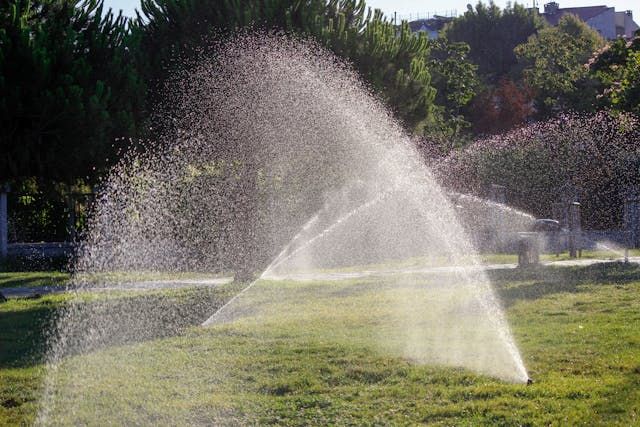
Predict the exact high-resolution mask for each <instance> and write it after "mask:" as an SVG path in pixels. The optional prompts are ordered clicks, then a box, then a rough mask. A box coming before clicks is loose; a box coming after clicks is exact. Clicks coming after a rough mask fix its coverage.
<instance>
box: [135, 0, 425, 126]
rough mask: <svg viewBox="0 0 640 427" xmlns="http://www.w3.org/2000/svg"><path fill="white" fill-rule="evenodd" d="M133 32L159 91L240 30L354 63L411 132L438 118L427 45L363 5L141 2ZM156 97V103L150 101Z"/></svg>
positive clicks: (272, 0) (352, 1)
mask: <svg viewBox="0 0 640 427" xmlns="http://www.w3.org/2000/svg"><path fill="white" fill-rule="evenodd" d="M141 5H142V13H141V14H139V15H138V18H137V20H136V25H135V28H134V34H135V37H136V38H137V39H138V40H139V41H140V43H141V50H140V52H141V54H142V57H141V58H140V62H141V63H142V64H144V65H143V68H144V69H145V70H146V71H145V76H146V77H147V78H148V79H149V80H150V81H153V82H155V88H156V90H155V92H156V93H159V92H160V89H159V88H161V87H162V85H163V82H164V81H166V79H167V78H168V76H169V75H171V74H174V73H176V72H177V71H178V70H180V69H181V68H182V67H184V64H190V63H192V62H193V61H194V60H197V58H198V57H200V56H201V55H203V54H204V55H207V54H215V51H216V49H217V46H218V45H217V44H216V43H214V42H212V41H213V40H218V41H220V40H224V39H225V38H226V37H228V36H229V35H230V34H231V33H233V32H235V31H237V30H239V29H243V28H244V29H252V30H258V31H260V30H262V31H271V30H282V31H286V32H291V33H296V34H300V35H303V36H306V37H310V38H313V39H315V40H316V41H318V42H319V43H320V44H322V45H324V46H327V47H328V48H329V49H331V50H332V51H333V52H335V53H336V54H337V55H338V56H340V57H342V58H345V59H347V60H349V61H351V62H352V63H353V65H354V67H355V68H356V69H357V70H358V72H359V73H360V75H361V76H362V77H363V79H364V80H365V81H367V82H369V84H371V86H372V87H373V88H374V89H375V90H377V91H378V92H379V93H380V94H381V96H382V98H383V99H384V100H385V101H386V102H387V103H388V105H389V106H390V107H391V108H392V109H393V110H394V111H395V112H396V114H397V116H398V118H399V119H400V120H401V121H402V122H403V124H404V125H405V126H406V127H407V128H408V129H411V130H413V131H416V132H419V133H420V132H425V130H426V129H428V126H429V124H430V123H433V122H434V120H435V117H434V114H435V111H434V109H433V99H434V97H435V90H434V89H433V87H432V85H431V76H430V73H429V67H428V54H429V43H428V40H427V38H426V36H425V35H424V34H421V35H416V34H413V33H412V32H411V31H410V29H409V27H408V25H407V24H406V23H405V24H403V25H402V26H401V27H400V28H396V27H395V26H394V25H392V24H391V23H390V22H388V21H386V20H385V19H384V18H383V16H382V13H381V12H380V11H375V12H372V11H371V10H370V9H369V10H367V9H366V7H365V3H364V1H362V0H339V1H338V0H331V1H326V0H304V1H292V0H267V1H258V0H243V1H240V0H223V1H219V2H215V3H212V2H210V1H207V0H142V3H141ZM156 102H157V97H155V98H152V103H154V104H155V103H156Z"/></svg>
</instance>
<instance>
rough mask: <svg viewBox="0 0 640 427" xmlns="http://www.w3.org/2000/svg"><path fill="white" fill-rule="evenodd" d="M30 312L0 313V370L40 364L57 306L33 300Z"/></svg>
mask: <svg viewBox="0 0 640 427" xmlns="http://www.w3.org/2000/svg"><path fill="white" fill-rule="evenodd" d="M29 305H30V306H32V307H31V308H28V309H20V310H16V311H2V312H0V369H2V368H8V367H24V366H32V365H35V364H38V363H39V362H40V361H41V360H42V355H43V352H44V348H45V343H46V339H45V331H48V330H49V327H50V325H51V321H52V319H53V317H54V315H55V312H56V309H57V307H58V304H56V303H55V302H52V301H50V300H31V301H30V302H29Z"/></svg>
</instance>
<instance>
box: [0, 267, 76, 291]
mask: <svg viewBox="0 0 640 427" xmlns="http://www.w3.org/2000/svg"><path fill="white" fill-rule="evenodd" d="M68 280H69V273H63V272H58V271H35V272H33V271H31V272H0V290H1V289H2V288H30V287H39V286H64V285H66V284H67V282H68Z"/></svg>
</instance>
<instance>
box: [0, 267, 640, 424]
mask: <svg viewBox="0 0 640 427" xmlns="http://www.w3.org/2000/svg"><path fill="white" fill-rule="evenodd" d="M490 275H491V278H492V281H493V282H494V284H495V287H496V290H497V293H498V294H499V295H500V298H501V300H502V303H503V305H504V307H505V309H506V314H507V317H508V320H509V323H510V325H511V330H512V332H513V335H514V337H515V340H516V341H517V343H518V345H519V348H520V350H521V353H522V355H523V358H524V361H525V364H526V366H527V368H528V370H529V374H530V376H531V377H532V378H534V380H535V383H534V384H533V385H531V386H525V385H522V384H510V383H506V382H503V381H500V380H497V379H494V378H491V377H489V376H484V375H478V374H475V373H473V372H471V371H468V370H464V369H459V368H446V367H442V366H438V365H437V364H433V363H419V362H417V361H416V360H415V359H414V358H407V357H403V356H402V355H399V354H395V353H394V351H393V349H394V348H396V347H394V345H393V341H392V340H389V336H391V337H392V336H394V335H395V333H392V334H390V335H389V334H387V335H386V339H385V340H382V341H384V342H385V343H387V344H389V345H386V346H385V345H380V341H381V339H380V337H381V336H382V335H385V334H386V333H387V332H388V331H389V330H392V331H393V328H391V326H389V325H388V324H387V323H385V322H384V321H380V320H384V319H385V316H386V312H385V311H384V310H385V306H386V305H387V302H388V301H387V300H385V299H384V295H385V290H387V289H389V288H390V287H391V286H393V280H390V279H383V278H376V279H358V280H351V281H344V282H326V283H320V282H305V284H304V285H300V284H299V283H289V282H286V283H279V284H278V283H275V282H274V283H269V282H264V283H260V284H258V285H257V286H261V287H262V289H263V292H261V293H258V295H261V297H260V298H262V297H264V298H265V299H264V300H263V301H262V300H260V298H255V299H254V300H253V301H251V303H250V304H245V305H244V308H245V309H246V311H245V312H244V313H236V314H238V320H236V321H234V322H229V323H222V324H218V325H214V326H212V327H209V328H201V327H191V326H190V325H194V324H198V323H199V322H201V321H202V320H204V319H206V317H207V315H208V314H209V313H211V311H212V310H213V307H216V306H220V305H221V304H222V303H223V302H224V301H226V300H228V299H229V298H230V297H231V295H233V294H234V293H235V292H237V291H238V287H237V286H236V285H228V286H223V287H220V288H217V289H214V290H207V291H204V290H200V291H195V290H194V291H184V292H174V293H172V294H170V295H169V294H161V293H156V294H144V295H143V294H132V295H131V296H118V297H116V298H106V297H104V296H96V297H86V298H84V299H83V300H82V301H77V302H74V303H73V304H80V305H82V306H83V307H85V306H87V307H90V309H89V310H88V312H92V313H95V312H96V311H98V310H105V311H104V316H102V317H101V318H102V319H107V320H108V322H107V323H109V325H111V326H109V327H108V328H107V329H103V331H107V332H109V334H107V335H108V336H109V337H110V338H111V340H110V341H109V342H106V345H102V346H99V348H95V349H94V350H92V351H90V352H88V353H85V354H77V355H73V356H69V357H67V358H66V359H65V360H64V361H63V362H62V363H61V365H60V366H59V370H58V372H57V374H55V375H52V376H51V377H50V379H53V381H54V384H55V385H56V387H55V390H54V391H53V394H52V397H51V400H50V402H55V403H56V406H55V407H54V406H52V407H51V408H50V409H51V411H50V413H49V415H48V416H49V418H47V421H49V422H52V423H54V424H87V425H101V424H109V422H110V421H111V423H115V424H171V425H180V424H183V425H186V424H190V425H193V424H211V423H212V422H214V423H215V422H217V423H222V424H232V425H233V424H235V425H237V424H288V425H308V424H315V425H326V424H338V425H344V424H351V425H363V424H364V425H372V424H416V423H430V424H441V425H479V424H480V425H577V424H585V425H625V426H626V425H633V424H638V423H640V268H639V267H638V266H637V265H633V264H632V265H624V264H616V263H614V264H607V265H595V266H588V267H563V268H557V267H555V268H554V267H541V268H538V269H529V270H524V271H522V270H496V271H491V272H490ZM420 280H423V279H420ZM424 280H429V281H430V282H429V283H436V282H437V283H449V282H450V281H452V280H455V277H453V278H452V277H448V278H446V277H444V276H433V277H431V278H430V279H424ZM234 286H236V287H235V288H234ZM269 292H272V293H273V292H275V293H276V295H277V292H282V295H283V298H282V299H280V300H279V301H278V302H276V303H273V301H274V299H273V298H271V297H272V296H273V295H271V297H269V298H267V296H269ZM247 294H248V293H247ZM285 295H286V297H285ZM310 295H314V296H317V297H321V298H323V300H324V301H326V302H327V304H316V303H314V301H313V300H312V299H311V298H309V296H310ZM451 296H452V297H454V298H455V297H456V294H455V293H453V294H452V295H451ZM276 300H277V299H276ZM292 302H295V304H291V303H292ZM69 304H72V302H71V300H70V299H69V297H67V296H61V295H56V296H48V297H44V298H41V299H38V300H20V301H10V302H8V303H4V304H2V305H0V343H1V345H0V424H20V423H26V424H29V423H31V422H33V421H34V420H35V417H36V414H37V410H38V399H39V398H40V397H41V395H42V381H43V378H44V376H45V369H44V368H43V365H42V359H41V354H40V352H41V349H42V345H43V332H42V330H43V328H44V327H45V325H46V324H47V322H48V321H49V319H50V318H51V316H52V313H53V310H55V308H56V307H60V306H63V305H69ZM92 304H93V305H92ZM269 304H274V305H272V306H269ZM278 304H281V305H284V306H287V305H288V304H290V305H291V306H292V307H294V306H295V309H294V308H292V309H291V310H287V309H286V307H285V308H283V307H279V306H278ZM436 305H437V304H436ZM241 306H242V305H241ZM132 307H135V308H136V309H137V310H138V311H139V312H140V313H147V315H146V316H141V317H140V318H136V319H135V320H136V322H137V323H136V324H137V325H138V326H135V327H138V328H140V329H139V331H137V332H136V333H134V334H125V333H121V334H120V335H119V334H118V333H117V332H118V331H121V332H122V331H125V330H128V328H130V327H131V326H132V325H131V324H128V323H127V320H126V319H123V318H122V316H121V314H122V313H123V310H128V309H130V308H132ZM275 307H278V308H279V309H278V310H275V311H273V308H275ZM305 307H306V308H305ZM260 310H266V311H269V312H270V313H272V315H270V316H268V317H263V316H255V317H253V314H256V313H258V314H259V311H260ZM109 313H114V314H109ZM300 313H305V316H304V317H300V316H298V314H300ZM454 314H455V315H459V313H454ZM450 315H451V313H450ZM109 316H111V317H109ZM140 323H141V324H140ZM98 326H100V325H93V324H87V327H98ZM168 326H170V327H168ZM389 328H391V329H389Z"/></svg>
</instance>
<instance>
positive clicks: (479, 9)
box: [444, 1, 544, 84]
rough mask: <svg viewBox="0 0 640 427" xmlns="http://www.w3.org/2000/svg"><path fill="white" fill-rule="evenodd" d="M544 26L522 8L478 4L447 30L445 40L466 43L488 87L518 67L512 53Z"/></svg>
mask: <svg viewBox="0 0 640 427" xmlns="http://www.w3.org/2000/svg"><path fill="white" fill-rule="evenodd" d="M543 25H544V22H543V20H542V18H540V16H539V15H538V14H537V13H535V12H532V11H530V10H528V9H526V8H525V7H524V6H523V5H521V4H518V3H515V4H514V5H511V4H510V3H508V4H507V6H506V7H505V8H504V9H500V8H499V7H498V6H496V4H495V3H494V2H493V1H490V2H489V4H488V5H487V4H485V3H482V2H481V1H479V2H478V4H477V5H476V7H475V9H473V8H472V7H471V6H469V7H468V10H467V11H466V12H465V13H464V15H462V16H460V17H458V18H456V19H454V20H453V21H452V22H451V23H450V24H448V25H447V26H446V27H445V29H444V36H445V37H446V38H447V39H448V40H450V41H452V42H464V43H467V44H468V45H469V47H470V51H469V58H470V59H471V61H473V62H474V63H475V64H477V65H478V74H479V75H480V76H481V78H482V79H483V81H484V82H485V83H489V84H495V83H497V82H498V81H499V80H500V79H501V78H503V77H506V76H507V75H508V74H509V73H511V72H512V71H513V68H514V66H515V65H516V63H517V59H516V56H515V54H514V52H513V49H514V48H515V47H516V46H517V45H519V44H521V43H523V42H524V41H526V40H527V37H529V36H530V35H532V34H534V33H535V32H536V31H538V30H539V29H540V28H542V27H543Z"/></svg>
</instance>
